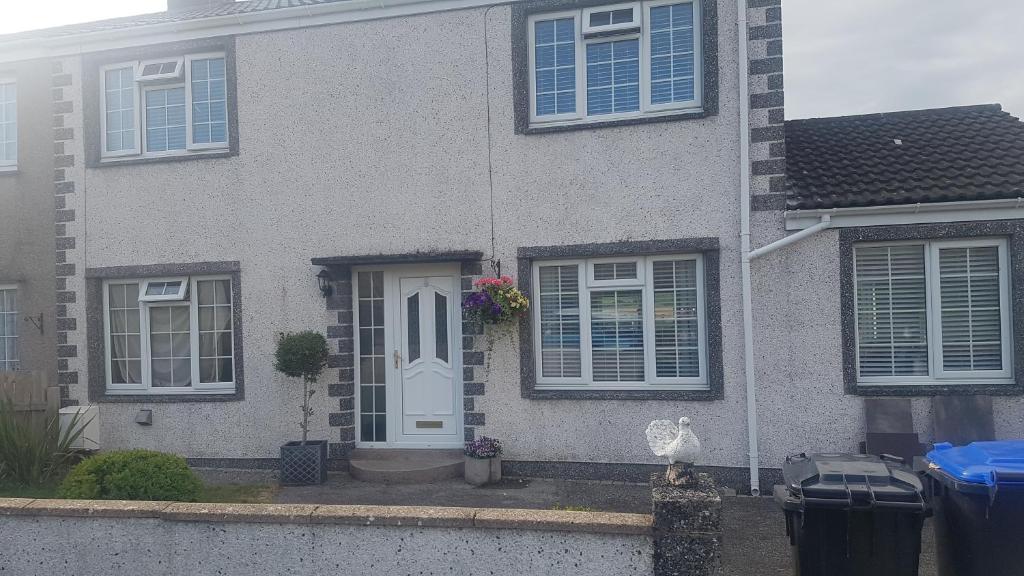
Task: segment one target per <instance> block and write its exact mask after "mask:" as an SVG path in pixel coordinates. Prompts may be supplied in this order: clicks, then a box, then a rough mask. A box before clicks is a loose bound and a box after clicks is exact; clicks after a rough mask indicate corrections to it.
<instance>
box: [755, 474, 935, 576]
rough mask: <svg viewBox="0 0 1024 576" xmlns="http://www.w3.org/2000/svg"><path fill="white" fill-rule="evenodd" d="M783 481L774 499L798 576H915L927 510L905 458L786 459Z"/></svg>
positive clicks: (919, 487) (921, 486) (922, 491)
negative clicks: (779, 508)
mask: <svg viewBox="0 0 1024 576" xmlns="http://www.w3.org/2000/svg"><path fill="white" fill-rule="evenodd" d="M782 475H783V478H784V479H785V482H786V485H785V486H776V487H775V500H776V501H777V502H778V503H779V504H780V505H781V506H782V509H783V511H785V513H786V534H787V535H788V536H789V542H790V545H791V546H792V548H793V565H794V571H795V573H796V576H917V572H918V562H919V560H920V555H921V527H922V525H923V523H924V518H925V517H926V516H927V515H928V513H929V509H928V506H927V504H926V503H925V500H924V487H923V485H922V484H921V479H920V478H919V477H918V476H917V475H916V474H914V472H913V471H912V470H911V469H910V468H908V467H906V466H905V465H903V463H902V459H900V458H896V457H891V456H882V457H879V456H871V455H865V454H814V455H811V456H807V455H804V454H800V455H798V456H790V457H788V458H786V463H785V464H784V465H783V467H782Z"/></svg>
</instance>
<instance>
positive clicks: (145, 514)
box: [0, 498, 653, 534]
mask: <svg viewBox="0 0 1024 576" xmlns="http://www.w3.org/2000/svg"><path fill="white" fill-rule="evenodd" d="M5 514H6V515H11V514H18V515H34V516H78V517H98V518H160V519H162V520H168V521H179V522H252V523H277V524H351V525H361V526H404V527H428V526H430V527H444V528H499V529H511V530H551V531H564V532H591V533H606V534H651V532H652V528H651V526H652V522H653V517H652V516H651V515H650V514H621V513H613V512H569V511H560V510H526V509H523V510H519V509H497V508H456V507H442V506H354V505H353V506H348V505H324V506H317V505H315V504H214V503H190V502H132V501H121V500H33V499H30V498H0V515H5Z"/></svg>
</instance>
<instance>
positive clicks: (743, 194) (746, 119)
mask: <svg viewBox="0 0 1024 576" xmlns="http://www.w3.org/2000/svg"><path fill="white" fill-rule="evenodd" d="M736 12H737V18H736V24H737V38H738V44H739V47H738V48H739V58H738V59H737V60H738V62H739V65H738V66H737V70H738V71H737V74H738V76H739V89H740V94H739V96H740V98H739V103H740V105H739V108H740V262H741V264H740V276H741V285H742V292H743V361H744V368H743V372H744V375H745V376H746V381H747V457H748V459H749V460H748V465H749V467H750V494H751V495H752V496H759V495H760V494H761V489H760V486H761V481H760V462H759V459H758V453H757V451H758V448H757V397H756V390H757V382H756V380H755V378H754V333H753V328H754V305H753V296H752V295H751V288H750V84H749V82H750V79H749V78H748V77H747V72H748V70H749V69H750V63H749V58H748V56H747V0H736Z"/></svg>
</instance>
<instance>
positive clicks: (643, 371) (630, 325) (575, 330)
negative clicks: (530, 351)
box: [532, 254, 708, 390]
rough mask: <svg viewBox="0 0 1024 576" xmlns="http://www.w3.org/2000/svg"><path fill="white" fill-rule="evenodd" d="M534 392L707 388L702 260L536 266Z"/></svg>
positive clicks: (537, 263) (653, 259)
mask: <svg viewBox="0 0 1024 576" xmlns="http://www.w3.org/2000/svg"><path fill="white" fill-rule="evenodd" d="M533 294H534V301H533V306H532V308H533V315H534V318H533V320H534V321H533V329H534V349H535V351H536V359H535V360H536V373H537V387H538V388H556V389H557V388H565V389H573V388H577V389H578V388H580V387H587V388H592V389H612V390H615V389H627V390H628V389H636V388H659V387H664V388H670V389H678V388H690V389H697V390H706V389H708V378H707V352H706V340H707V336H706V330H705V302H704V270H703V257H702V256H701V255H699V254H693V255H675V256H649V257H632V258H611V259H609V258H601V259H589V260H560V261H535V262H534V263H533Z"/></svg>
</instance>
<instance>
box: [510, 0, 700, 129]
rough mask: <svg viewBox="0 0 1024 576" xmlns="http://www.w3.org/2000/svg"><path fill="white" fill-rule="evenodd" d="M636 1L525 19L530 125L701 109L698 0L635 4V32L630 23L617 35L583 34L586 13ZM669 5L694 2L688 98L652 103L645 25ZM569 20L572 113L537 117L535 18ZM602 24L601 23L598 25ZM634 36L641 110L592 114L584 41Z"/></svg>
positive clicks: (649, 50) (588, 42)
mask: <svg viewBox="0 0 1024 576" xmlns="http://www.w3.org/2000/svg"><path fill="white" fill-rule="evenodd" d="M632 4H635V3H619V4H608V5H603V6H593V7H589V8H583V9H577V10H562V11H558V12H548V13H539V14H531V15H530V16H529V17H528V18H527V31H528V33H527V41H528V43H529V46H528V50H527V51H528V52H529V55H528V56H529V57H528V61H529V71H528V73H529V76H530V81H529V86H530V93H529V95H528V96H529V99H530V103H529V110H530V125H531V126H562V125H573V124H594V123H600V122H607V121H615V120H624V119H630V118H640V117H648V116H663V115H669V114H677V113H680V112H700V111H701V110H703V90H704V83H703V79H704V61H703V51H702V41H703V34H704V30H703V27H702V26H701V24H702V18H703V14H702V11H701V10H702V9H701V3H700V2H699V1H698V0H690V1H686V0H683V1H681V0H649V1H643V2H639V5H640V31H639V32H636V31H635V28H636V25H634V24H630V25H629V26H628V27H623V28H622V29H621V33H619V32H609V33H607V34H600V35H591V36H584V31H583V27H584V24H585V22H586V20H585V19H586V17H587V16H588V15H589V14H590V13H591V12H601V11H604V10H608V9H614V8H624V7H628V6H630V5H632ZM674 4H691V5H692V6H693V38H694V40H693V65H694V75H693V99H692V100H688V101H684V102H667V103H663V104H653V103H652V102H651V81H650V73H651V47H650V44H651V36H650V29H649V27H648V23H649V22H650V20H651V17H650V16H651V9H652V8H658V7H661V6H671V5H674ZM570 17H571V18H573V22H574V28H573V30H574V33H575V36H576V38H575V41H576V59H575V63H576V70H575V72H576V111H575V112H573V113H564V114H545V115H543V116H538V115H537V66H536V30H535V24H536V22H538V21H545V20H558V19H561V18H570ZM602 28H606V27H602ZM631 38H639V43H640V64H639V66H640V70H639V79H640V109H639V110H638V111H633V112H619V113H612V114H597V115H591V114H590V112H589V110H587V86H586V78H587V77H586V68H587V61H586V46H587V45H588V44H594V43H602V42H613V41H617V40H628V39H631Z"/></svg>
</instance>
